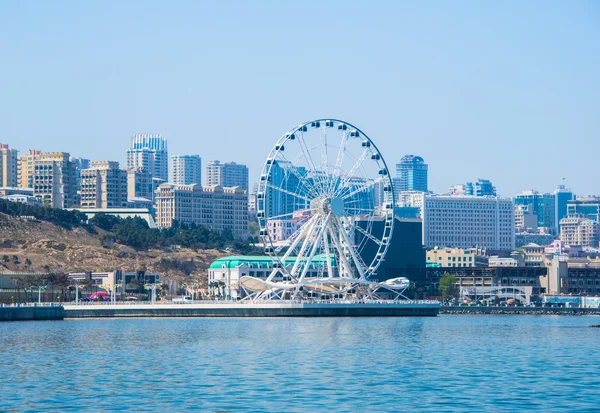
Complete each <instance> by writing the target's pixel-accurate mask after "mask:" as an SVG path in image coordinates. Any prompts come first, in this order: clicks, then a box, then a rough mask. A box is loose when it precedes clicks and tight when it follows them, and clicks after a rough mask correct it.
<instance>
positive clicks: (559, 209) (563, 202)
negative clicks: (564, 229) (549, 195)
mask: <svg viewBox="0 0 600 413" xmlns="http://www.w3.org/2000/svg"><path fill="white" fill-rule="evenodd" d="M573 199H575V195H574V194H573V192H572V191H571V190H570V189H567V188H565V186H564V185H559V186H558V188H556V190H555V191H554V216H555V217H556V220H555V223H556V230H557V231H558V230H559V229H560V220H561V219H563V218H564V217H566V216H567V204H568V203H569V201H572V200H573Z"/></svg>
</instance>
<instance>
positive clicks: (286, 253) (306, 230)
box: [267, 216, 317, 282]
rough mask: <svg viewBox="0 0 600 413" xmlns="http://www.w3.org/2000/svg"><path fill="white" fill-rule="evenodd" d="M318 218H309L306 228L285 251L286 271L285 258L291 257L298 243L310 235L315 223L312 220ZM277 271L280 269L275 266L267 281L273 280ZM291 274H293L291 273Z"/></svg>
mask: <svg viewBox="0 0 600 413" xmlns="http://www.w3.org/2000/svg"><path fill="white" fill-rule="evenodd" d="M316 218H317V217H316V216H314V217H312V218H311V219H309V220H308V221H307V223H306V224H305V228H304V229H303V230H302V232H301V233H300V234H299V235H298V236H297V237H296V239H295V240H294V242H292V245H290V247H289V248H288V250H287V251H286V252H285V254H283V257H281V267H282V269H283V270H284V271H286V272H287V270H286V269H285V260H287V259H288V258H289V256H290V255H291V254H292V252H293V251H294V249H295V248H296V247H297V246H298V243H299V242H300V241H301V240H302V238H304V237H308V232H309V230H310V229H311V228H312V226H313V224H314V222H311V221H315V220H316ZM277 272H278V270H277V269H276V268H274V269H273V271H271V274H270V275H269V277H268V278H267V281H268V282H270V281H271V280H273V277H275V275H277ZM289 275H291V273H290V274H289Z"/></svg>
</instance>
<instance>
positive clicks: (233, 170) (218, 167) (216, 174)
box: [206, 161, 249, 191]
mask: <svg viewBox="0 0 600 413" xmlns="http://www.w3.org/2000/svg"><path fill="white" fill-rule="evenodd" d="M206 185H208V186H213V185H221V186H223V187H234V186H241V187H242V189H244V190H245V191H248V185H249V184H248V167H247V166H246V165H240V164H237V163H235V162H225V163H221V162H220V161H210V162H209V163H208V165H207V166H206Z"/></svg>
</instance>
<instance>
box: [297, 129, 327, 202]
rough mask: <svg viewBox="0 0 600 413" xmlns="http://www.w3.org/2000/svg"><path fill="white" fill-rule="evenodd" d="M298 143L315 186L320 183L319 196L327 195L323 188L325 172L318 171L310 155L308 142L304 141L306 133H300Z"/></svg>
mask: <svg viewBox="0 0 600 413" xmlns="http://www.w3.org/2000/svg"><path fill="white" fill-rule="evenodd" d="M298 142H299V143H300V149H301V150H302V154H303V155H304V159H305V161H306V164H307V166H308V167H309V170H310V174H311V175H312V178H313V180H314V181H315V184H317V183H318V189H319V195H321V194H323V193H325V188H324V186H323V173H324V172H323V171H318V170H317V167H316V166H315V162H314V161H313V159H312V155H311V154H310V150H309V149H308V145H307V144H306V140H305V139H304V133H303V132H301V131H300V133H299V135H298Z"/></svg>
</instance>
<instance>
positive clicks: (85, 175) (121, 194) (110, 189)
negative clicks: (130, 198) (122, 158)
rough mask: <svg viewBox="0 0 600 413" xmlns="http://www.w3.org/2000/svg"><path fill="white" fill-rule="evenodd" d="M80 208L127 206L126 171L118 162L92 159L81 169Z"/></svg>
mask: <svg viewBox="0 0 600 413" xmlns="http://www.w3.org/2000/svg"><path fill="white" fill-rule="evenodd" d="M80 188H81V208H124V207H127V171H125V170H123V169H119V162H114V161H94V162H92V167H91V168H89V169H82V170H81V184H80Z"/></svg>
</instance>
